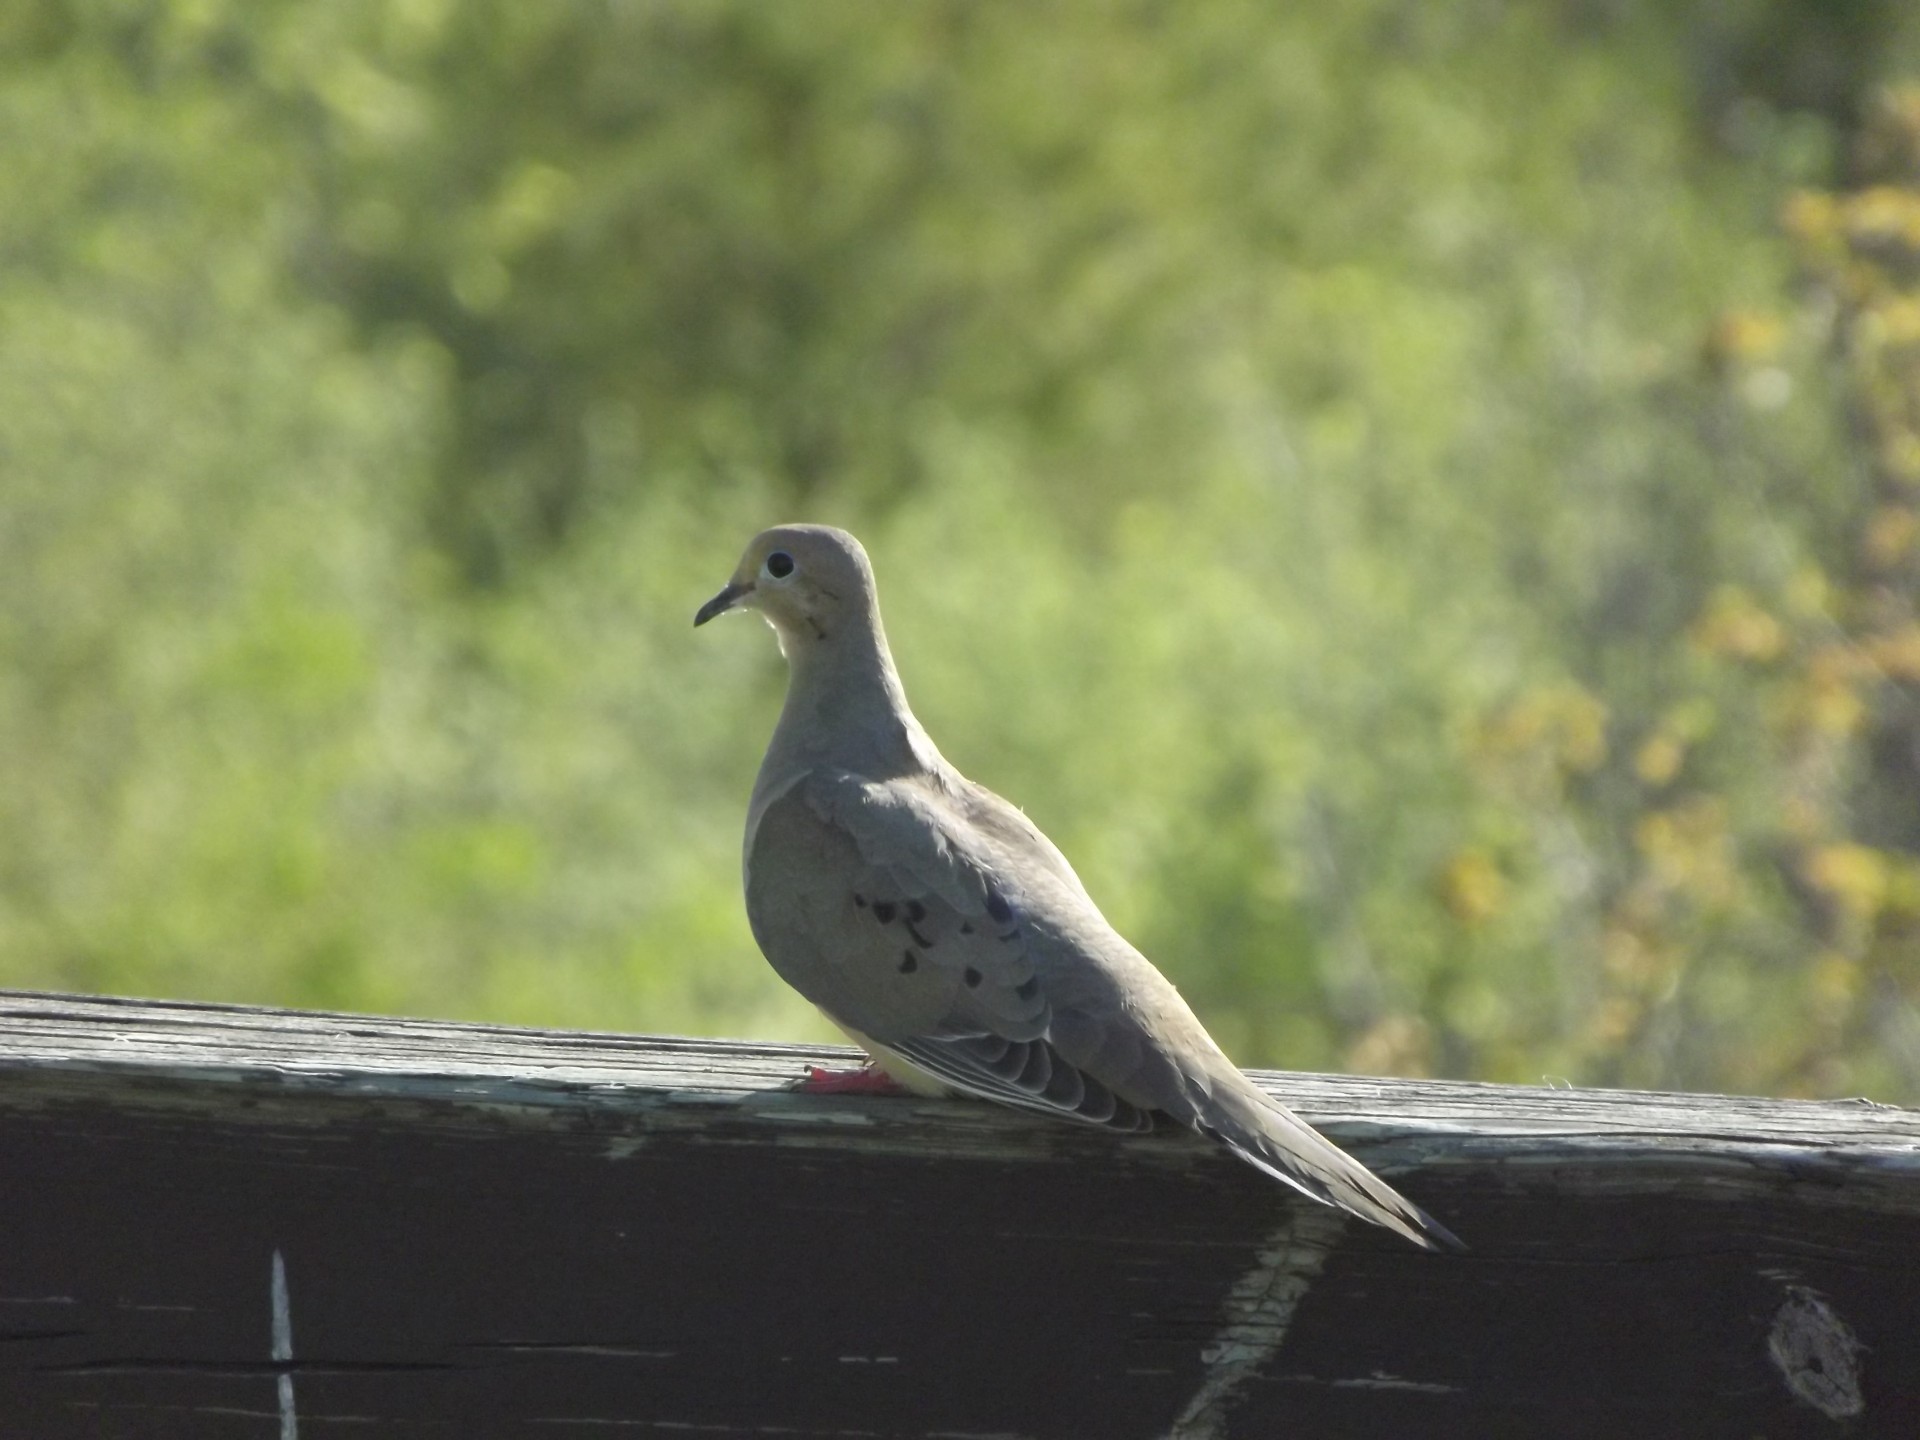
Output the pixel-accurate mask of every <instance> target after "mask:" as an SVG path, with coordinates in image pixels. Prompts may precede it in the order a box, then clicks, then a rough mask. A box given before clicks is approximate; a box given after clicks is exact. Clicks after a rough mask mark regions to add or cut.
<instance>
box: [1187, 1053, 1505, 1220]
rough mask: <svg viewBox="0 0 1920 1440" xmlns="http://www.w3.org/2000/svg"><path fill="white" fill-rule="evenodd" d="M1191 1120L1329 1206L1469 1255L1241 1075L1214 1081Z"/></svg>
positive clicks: (1249, 1160) (1259, 1166) (1418, 1211)
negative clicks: (1209, 1091)
mask: <svg viewBox="0 0 1920 1440" xmlns="http://www.w3.org/2000/svg"><path fill="white" fill-rule="evenodd" d="M1210 1078H1211V1079H1212V1081H1213V1084H1212V1085H1211V1087H1210V1090H1211V1093H1210V1094H1209V1095H1208V1096H1207V1097H1206V1099H1205V1100H1204V1101H1201V1102H1200V1103H1199V1104H1198V1106H1197V1107H1196V1108H1197V1113H1196V1114H1195V1115H1194V1117H1193V1119H1192V1122H1191V1123H1192V1124H1193V1126H1194V1128H1195V1129H1197V1130H1199V1131H1200V1132H1201V1133H1203V1134H1205V1135H1209V1136H1212V1137H1213V1138H1214V1139H1216V1140H1218V1141H1219V1142H1220V1143H1221V1144H1223V1145H1225V1146H1226V1147H1227V1148H1228V1149H1229V1150H1231V1151H1232V1152H1233V1153H1234V1154H1235V1155H1238V1156H1239V1157H1240V1158H1241V1159H1242V1160H1244V1161H1246V1162H1247V1163H1248V1164H1249V1165H1252V1166H1253V1167H1254V1168H1255V1169H1258V1170H1263V1171H1265V1172H1266V1173H1267V1174H1269V1175H1271V1176H1273V1177H1274V1179H1276V1180H1280V1181H1284V1182H1285V1183H1286V1184H1288V1185H1291V1186H1292V1187H1293V1188H1294V1189H1296V1190H1298V1191H1300V1192H1301V1193H1302V1194H1303V1195H1307V1196H1309V1197H1311V1198H1312V1199H1315V1200H1318V1201H1320V1203H1321V1204H1323V1205H1333V1206H1336V1207H1338V1208H1339V1209H1342V1210H1345V1211H1347V1212H1348V1213H1350V1214H1353V1215H1357V1216H1359V1217H1360V1218H1361V1219H1362V1220H1370V1221H1372V1222H1373V1223H1374V1224H1375V1225H1384V1226H1385V1227H1386V1228H1387V1229H1389V1230H1392V1231H1395V1232H1396V1233H1398V1234H1401V1235H1404V1236H1406V1237H1407V1239H1409V1240H1411V1241H1412V1242H1413V1243H1414V1244H1416V1245H1419V1246H1421V1247H1423V1248H1425V1249H1428V1250H1465V1249H1466V1248H1467V1247H1466V1246H1465V1245H1464V1244H1462V1243H1461V1241H1460V1238H1459V1237H1458V1236H1457V1235H1455V1234H1454V1233H1453V1232H1452V1231H1451V1230H1449V1229H1448V1228H1447V1227H1446V1226H1444V1225H1442V1224H1441V1223H1440V1222H1439V1221H1438V1220H1436V1219H1434V1218H1433V1217H1432V1216H1431V1215H1429V1214H1427V1212H1426V1211H1424V1210H1422V1209H1421V1208H1420V1207H1419V1206H1418V1205H1415V1204H1414V1203H1413V1202H1412V1201H1411V1200H1409V1199H1407V1198H1406V1197H1405V1196H1404V1195H1402V1194H1400V1193H1399V1192H1398V1191H1397V1190H1395V1189H1394V1188H1393V1187H1392V1186H1391V1185H1389V1184H1387V1182H1386V1181H1384V1180H1382V1179H1381V1178H1380V1177H1379V1176H1378V1175H1375V1174H1374V1173H1373V1172H1372V1171H1371V1170H1369V1169H1367V1167H1366V1166H1364V1165H1362V1164H1361V1163H1360V1162H1359V1161H1358V1160H1355V1159H1354V1158H1353V1157H1352V1156H1351V1155H1349V1154H1347V1153H1346V1152H1345V1151H1344V1150H1341V1149H1340V1148H1339V1147H1338V1146H1336V1145H1335V1144H1334V1143H1333V1142H1332V1141H1330V1140H1328V1139H1327V1138H1326V1137H1325V1136H1324V1135H1322V1134H1321V1133H1320V1132H1319V1131H1317V1130H1315V1129H1314V1128H1313V1127H1312V1126H1311V1125H1309V1124H1307V1122H1306V1121H1304V1120H1302V1119H1301V1118H1300V1117H1299V1116H1298V1115H1296V1114H1294V1113H1293V1112H1292V1111H1291V1110H1289V1109H1287V1107H1286V1106H1284V1105H1282V1104H1281V1103H1280V1102H1279V1101H1278V1100H1275V1099H1273V1098H1272V1097H1270V1096H1269V1095H1267V1094H1266V1092H1265V1091H1263V1090H1261V1089H1260V1088H1259V1087H1258V1086H1256V1085H1255V1084H1254V1083H1253V1082H1252V1081H1251V1080H1249V1079H1247V1077H1246V1076H1244V1075H1242V1074H1241V1073H1240V1072H1239V1071H1238V1070H1234V1071H1232V1072H1231V1074H1230V1075H1216V1076H1213V1077H1210Z"/></svg>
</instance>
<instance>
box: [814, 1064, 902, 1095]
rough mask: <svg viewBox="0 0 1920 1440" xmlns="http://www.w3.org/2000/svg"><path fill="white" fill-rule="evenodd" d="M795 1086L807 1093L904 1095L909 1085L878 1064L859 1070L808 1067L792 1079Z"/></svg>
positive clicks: (861, 1067)
mask: <svg viewBox="0 0 1920 1440" xmlns="http://www.w3.org/2000/svg"><path fill="white" fill-rule="evenodd" d="M793 1088H794V1089H795V1090H798V1091H800V1092H801V1093H803V1094H806V1095H905V1094H908V1093H909V1092H908V1090H907V1088H906V1087H905V1086H904V1085H902V1084H901V1083H900V1082H899V1081H898V1080H895V1079H894V1078H893V1077H892V1076H891V1075H889V1074H887V1072H886V1071H884V1070H882V1069H881V1068H880V1067H879V1066H878V1065H874V1064H871V1063H869V1064H866V1065H862V1066H860V1067H859V1068H858V1069H856V1070H825V1069H822V1068H821V1067H820V1066H818V1065H809V1066H808V1067H807V1073H806V1077H805V1078H804V1079H801V1080H796V1081H794V1082H793Z"/></svg>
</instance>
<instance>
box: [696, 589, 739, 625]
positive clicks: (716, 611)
mask: <svg viewBox="0 0 1920 1440" xmlns="http://www.w3.org/2000/svg"><path fill="white" fill-rule="evenodd" d="M752 593H753V582H752V581H751V580H736V581H734V582H733V583H732V584H731V585H729V586H727V588H726V589H724V590H722V591H721V592H720V593H719V594H718V595H716V596H714V597H713V598H712V599H711V600H709V601H707V603H706V604H704V605H702V606H701V607H700V613H699V614H698V615H696V616H694V617H693V623H694V624H695V625H704V624H706V623H707V621H709V620H711V619H713V617H714V616H716V615H724V614H726V613H727V611H729V610H731V609H733V607H734V606H736V605H738V604H739V603H740V602H741V601H742V600H744V599H746V598H747V596H749V595H751V594H752Z"/></svg>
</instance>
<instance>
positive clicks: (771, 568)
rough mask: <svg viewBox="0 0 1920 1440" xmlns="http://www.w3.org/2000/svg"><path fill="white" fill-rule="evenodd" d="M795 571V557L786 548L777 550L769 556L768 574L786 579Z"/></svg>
mask: <svg viewBox="0 0 1920 1440" xmlns="http://www.w3.org/2000/svg"><path fill="white" fill-rule="evenodd" d="M792 573H793V557H792V556H791V555H789V554H787V552H786V551H784V550H776V551H774V552H773V553H772V554H771V555H769V556H767V574H769V575H771V576H772V577H773V578H774V579H776V580H784V579H786V578H787V576H789V575H791V574H792Z"/></svg>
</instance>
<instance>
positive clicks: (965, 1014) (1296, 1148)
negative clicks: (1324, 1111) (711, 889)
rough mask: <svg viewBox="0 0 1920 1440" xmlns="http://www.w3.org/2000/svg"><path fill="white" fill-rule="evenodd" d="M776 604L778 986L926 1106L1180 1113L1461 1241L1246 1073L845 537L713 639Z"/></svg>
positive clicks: (809, 530) (1310, 1188) (1319, 1195)
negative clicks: (940, 679)
mask: <svg viewBox="0 0 1920 1440" xmlns="http://www.w3.org/2000/svg"><path fill="white" fill-rule="evenodd" d="M735 609H754V610H758V611H759V612H760V613H761V614H762V615H763V616H765V617H766V619H767V621H768V622H769V623H770V624H771V625H772V626H773V628H774V630H775V631H776V632H777V634H778V636H779V640H780V648H781V650H782V652H783V653H784V654H785V655H786V657H787V662H788V666H789V668H790V676H789V681H788V686H787V699H786V705H785V708H784V709H782V711H781V712H780V722H779V725H778V726H777V727H776V728H775V730H774V732H773V739H772V741H771V742H770V743H769V745H768V747H767V754H766V759H765V760H764V761H763V762H762V763H761V766H760V774H759V778H758V779H757V780H756V781H755V782H754V787H753V800H752V803H751V805H750V807H749V809H748V812H747V833H746V843H745V847H744V853H743V864H744V872H745V879H746V893H747V918H748V920H749V921H750V922H751V924H752V926H753V934H754V938H755V939H756V940H757V941H759V944H760V948H761V949H762V950H763V951H764V952H766V956H767V959H768V960H769V961H770V962H771V963H772V965H773V968H774V969H775V970H776V971H778V972H779V974H780V976H781V977H782V978H783V979H784V980H786V981H787V983H788V984H790V985H792V986H793V987H794V989H796V990H798V991H799V992H800V993H801V994H802V995H804V996H805V997H806V998H807V999H809V1000H811V1001H812V1002H813V1003H814V1004H815V1005H817V1006H819V1008H820V1009H821V1010H822V1011H823V1012H825V1014H826V1016H827V1018H828V1019H830V1020H832V1021H833V1022H834V1023H835V1024H836V1025H838V1026H839V1027H840V1028H841V1029H842V1030H844V1031H845V1032H846V1033H847V1034H848V1035H850V1036H851V1037H852V1038H853V1039H854V1040H855V1041H856V1042H858V1043H859V1044H860V1045H861V1046H862V1047H863V1048H864V1049H865V1050H866V1051H867V1052H868V1053H869V1054H870V1055H871V1056H873V1058H874V1060H875V1062H876V1063H877V1064H878V1065H879V1066H880V1067H881V1068H882V1069H883V1070H884V1071H885V1072H886V1073H887V1074H888V1075H890V1076H892V1077H893V1078H894V1079H895V1080H897V1081H898V1082H899V1083H901V1084H902V1085H904V1086H906V1087H907V1088H909V1089H914V1090H919V1091H921V1092H923V1093H926V1092H929V1091H931V1092H936V1093H938V1092H950V1091H959V1092H961V1093H963V1094H966V1095H973V1096H978V1097H981V1098H983V1099H987V1100H994V1101H998V1102H999V1103H1001V1104H1003V1105H1012V1106H1017V1107H1019V1108H1021V1109H1023V1110H1037V1111H1039V1112H1041V1113H1042V1114H1046V1115H1053V1116H1059V1117H1063V1118H1066V1119H1071V1120H1079V1121H1083V1122H1085V1123H1088V1124H1093V1125H1103V1126H1107V1127H1110V1128H1112V1129H1116V1130H1123V1131H1139V1130H1146V1129H1149V1128H1151V1126H1152V1124H1153V1117H1154V1115H1155V1113H1160V1114H1164V1115H1168V1116H1171V1117H1172V1118H1173V1119H1175V1120H1177V1121H1179V1122H1180V1123H1182V1124H1185V1125H1189V1126H1191V1127H1192V1128H1194V1129H1195V1130H1198V1131H1200V1132H1201V1133H1202V1134H1204V1135H1208V1136H1210V1137H1212V1138H1213V1139H1215V1140H1217V1141H1219V1142H1220V1143H1221V1144H1223V1145H1225V1146H1226V1147H1227V1148H1228V1149H1229V1150H1231V1151H1232V1152H1233V1153H1234V1154H1235V1155H1237V1156H1239V1157H1240V1158H1241V1159H1242V1160H1244V1161H1246V1162H1247V1163H1248V1164H1250V1165H1252V1166H1254V1167H1255V1168H1257V1169H1259V1170H1262V1171H1264V1172H1266V1173H1267V1174H1268V1175H1271V1176H1273V1177H1274V1178H1275V1179H1278V1180H1282V1181H1285V1182H1286V1183H1287V1184H1288V1185H1291V1186H1293V1187H1294V1188H1295V1189H1297V1190H1300V1191H1302V1192H1304V1193H1305V1194H1307V1195H1309V1196H1311V1197H1312V1198H1313V1199H1315V1200H1319V1201H1321V1202H1323V1203H1325V1204H1328V1205H1334V1206H1338V1207H1339V1208H1341V1209H1343V1210H1346V1211H1349V1212H1351V1213H1352V1214H1354V1215H1358V1216H1360V1217H1361V1218H1362V1219H1365V1220H1370V1221H1372V1222H1373V1223H1375V1224H1376V1225H1384V1226H1386V1227H1387V1228H1388V1229H1390V1230H1394V1231H1397V1232H1398V1233H1399V1234H1401V1235H1404V1236H1406V1238H1407V1239H1409V1240H1411V1241H1413V1242H1414V1243H1415V1244H1417V1245H1422V1246H1425V1247H1427V1248H1428V1249H1438V1248H1440V1247H1441V1246H1443V1245H1444V1246H1451V1247H1457V1246H1458V1245H1459V1241H1458V1240H1456V1239H1455V1238H1454V1236H1453V1235H1452V1233H1451V1232H1449V1231H1448V1230H1447V1229H1446V1227H1445V1226H1443V1225H1441V1224H1440V1223H1439V1222H1437V1221H1435V1220H1434V1219H1433V1218H1432V1217H1430V1216H1429V1215H1427V1214H1426V1213H1425V1212H1424V1211H1422V1210H1421V1209H1420V1208H1419V1207H1418V1206H1416V1205H1414V1204H1412V1203H1410V1202H1409V1201H1407V1200H1406V1199H1404V1198H1403V1197H1401V1196H1400V1195H1398V1194H1396V1193H1395V1192H1394V1191H1393V1190H1392V1189H1391V1188H1390V1187H1389V1186H1387V1185H1386V1184H1385V1183H1384V1182H1382V1181H1381V1180H1380V1179H1379V1177H1378V1176H1376V1175H1374V1174H1373V1173H1372V1172H1371V1171H1369V1170H1368V1169H1367V1168H1366V1167H1365V1166H1363V1165H1361V1164H1360V1163H1359V1162H1358V1161H1356V1160H1354V1159H1352V1158H1351V1157H1350V1156H1348V1155H1346V1154H1345V1153H1343V1152H1342V1151H1340V1150H1338V1149H1336V1148H1335V1147H1334V1146H1333V1145H1332V1144H1331V1143H1330V1142H1329V1141H1328V1140H1326V1139H1325V1138H1324V1137H1323V1136H1321V1135H1320V1134H1319V1133H1317V1132H1316V1131H1315V1130H1313V1129H1312V1128H1311V1127H1310V1126H1308V1125H1307V1124H1306V1122H1304V1121H1303V1120H1301V1119H1300V1118H1299V1117H1298V1116H1297V1115H1295V1114H1294V1113H1293V1112H1292V1111H1291V1110H1289V1109H1287V1108H1286V1107H1285V1106H1284V1105H1282V1104H1280V1103H1279V1102H1278V1101H1276V1100H1274V1099H1272V1098H1271V1097H1270V1096H1268V1095H1267V1094H1266V1093H1265V1092H1263V1091H1262V1090H1260V1089H1259V1088H1258V1087H1257V1086H1255V1085H1254V1084H1253V1082H1252V1081H1250V1080H1249V1079H1247V1077H1246V1076H1245V1075H1243V1074H1241V1073H1240V1071H1239V1070H1238V1069H1237V1068H1235V1066H1234V1064H1233V1062H1232V1061H1231V1060H1229V1059H1228V1058H1227V1057H1226V1055H1225V1054H1224V1053H1223V1052H1222V1051H1221V1049H1220V1047H1219V1046H1218V1045H1216V1044H1215V1043H1214V1042H1213V1038H1212V1037H1211V1036H1209V1035H1208V1034H1207V1032H1206V1029H1205V1028H1204V1027H1203V1026H1202V1025H1201V1024H1200V1021H1199V1020H1198V1019H1197V1018H1195V1016H1194V1014H1193V1012H1192V1011H1191V1010H1190V1009H1188V1008H1187V1004H1186V1002H1185V1001H1184V1000H1182V999H1181V998H1180V993H1179V991H1177V990H1175V989H1174V987H1173V985H1172V984H1171V983H1170V982H1169V981H1168V980H1167V979H1166V977H1165V976H1163V975H1161V973H1160V972H1159V971H1158V970H1156V969H1155V968H1154V967H1153V965H1152V963H1151V962H1150V961H1148V960H1147V958H1146V957H1145V956H1143V955H1142V954H1141V953H1140V952H1139V951H1138V950H1135V949H1134V948H1133V946H1131V945H1129V944H1128V943H1127V942H1126V940H1124V939H1122V938H1121V936H1120V934H1119V933H1118V932H1117V931H1116V930H1115V929H1114V928H1113V927H1112V926H1111V925H1109V924H1108V923H1107V920H1106V917H1105V916H1103V915H1102V914H1101V913H1100V910H1099V907H1097V906H1096V905H1095V904H1094V903H1093V900H1092V899H1091V898H1090V897H1089V896H1088V894H1087V892H1086V890H1085V888H1084V887H1083V886H1082V885H1081V883H1080V879H1079V877H1078V876H1076V875H1075V874H1074V872H1073V868H1072V867H1071V866H1070V865H1068V863H1067V861H1066V857H1065V856H1063V855H1062V854H1061V853H1060V852H1059V850H1057V849H1055V848H1054V846H1053V843H1052V842H1051V841H1049V840H1048V839H1047V837H1046V836H1045V835H1042V834H1041V833H1040V831H1039V829H1038V828H1037V827H1036V826H1035V825H1034V824H1033V822H1032V821H1030V820H1029V819H1027V817H1026V816H1025V815H1024V814H1022V813H1021V812H1020V811H1019V810H1018V809H1016V808H1015V807H1014V806H1012V805H1010V804H1008V803H1007V802H1006V801H1005V800H1002V799H1001V798H1000V797H999V796H998V795H995V794H994V793H993V792H992V791H990V790H988V789H986V788H985V787H984V786H981V785H976V784H975V783H974V782H973V781H971V780H968V779H967V778H966V777H965V776H963V775H962V774H960V772H959V771H958V770H956V769H954V768H953V766H951V765H949V764H948V763H947V762H946V760H945V759H943V758H942V757H941V754H940V752H939V751H938V750H937V749H935V748H934V744H933V741H932V740H931V739H929V738H928V736H927V732H926V731H925V730H923V729H921V728H920V724H919V722H918V721H917V720H915V719H914V717H913V712H912V711H911V710H909V709H908V708H907V697H906V694H905V692H904V691H903V690H902V689H901V686H900V677H899V675H898V674H897V673H896V672H895V670H894V667H893V657H892V655H891V654H890V653H889V652H888V649H887V640H886V635H885V634H884V632H883V631H882V630H881V626H880V608H879V603H878V600H877V597H876V594H875V588H874V580H873V570H872V567H871V566H870V565H869V563H868V561H867V555H866V551H865V550H863V549H862V548H861V546H860V542H859V541H857V540H855V539H854V538H853V536H851V535H849V534H847V533H846V532H845V531H844V530H834V529H830V528H828V527H825V526H818V525H783V526H780V527H778V528H776V529H772V530H768V531H765V532H763V533H762V534H760V535H757V536H755V537H754V540H753V542H752V543H751V544H750V545H748V546H747V549H746V554H745V555H744V556H743V557H742V558H741V561H740V565H739V568H738V569H736V570H735V571H734V574H733V578H732V580H730V581H729V582H728V583H727V586H726V588H725V589H724V590H722V591H721V592H720V593H719V594H718V595H716V596H714V597H713V599H711V600H709V601H708V602H707V603H706V604H705V605H703V606H701V608H700V612H699V614H698V615H696V616H695V617H694V622H693V623H694V624H695V625H704V624H705V623H706V622H707V621H709V620H711V619H713V618H714V616H716V615H719V614H721V613H723V612H725V611H728V610H735Z"/></svg>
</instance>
